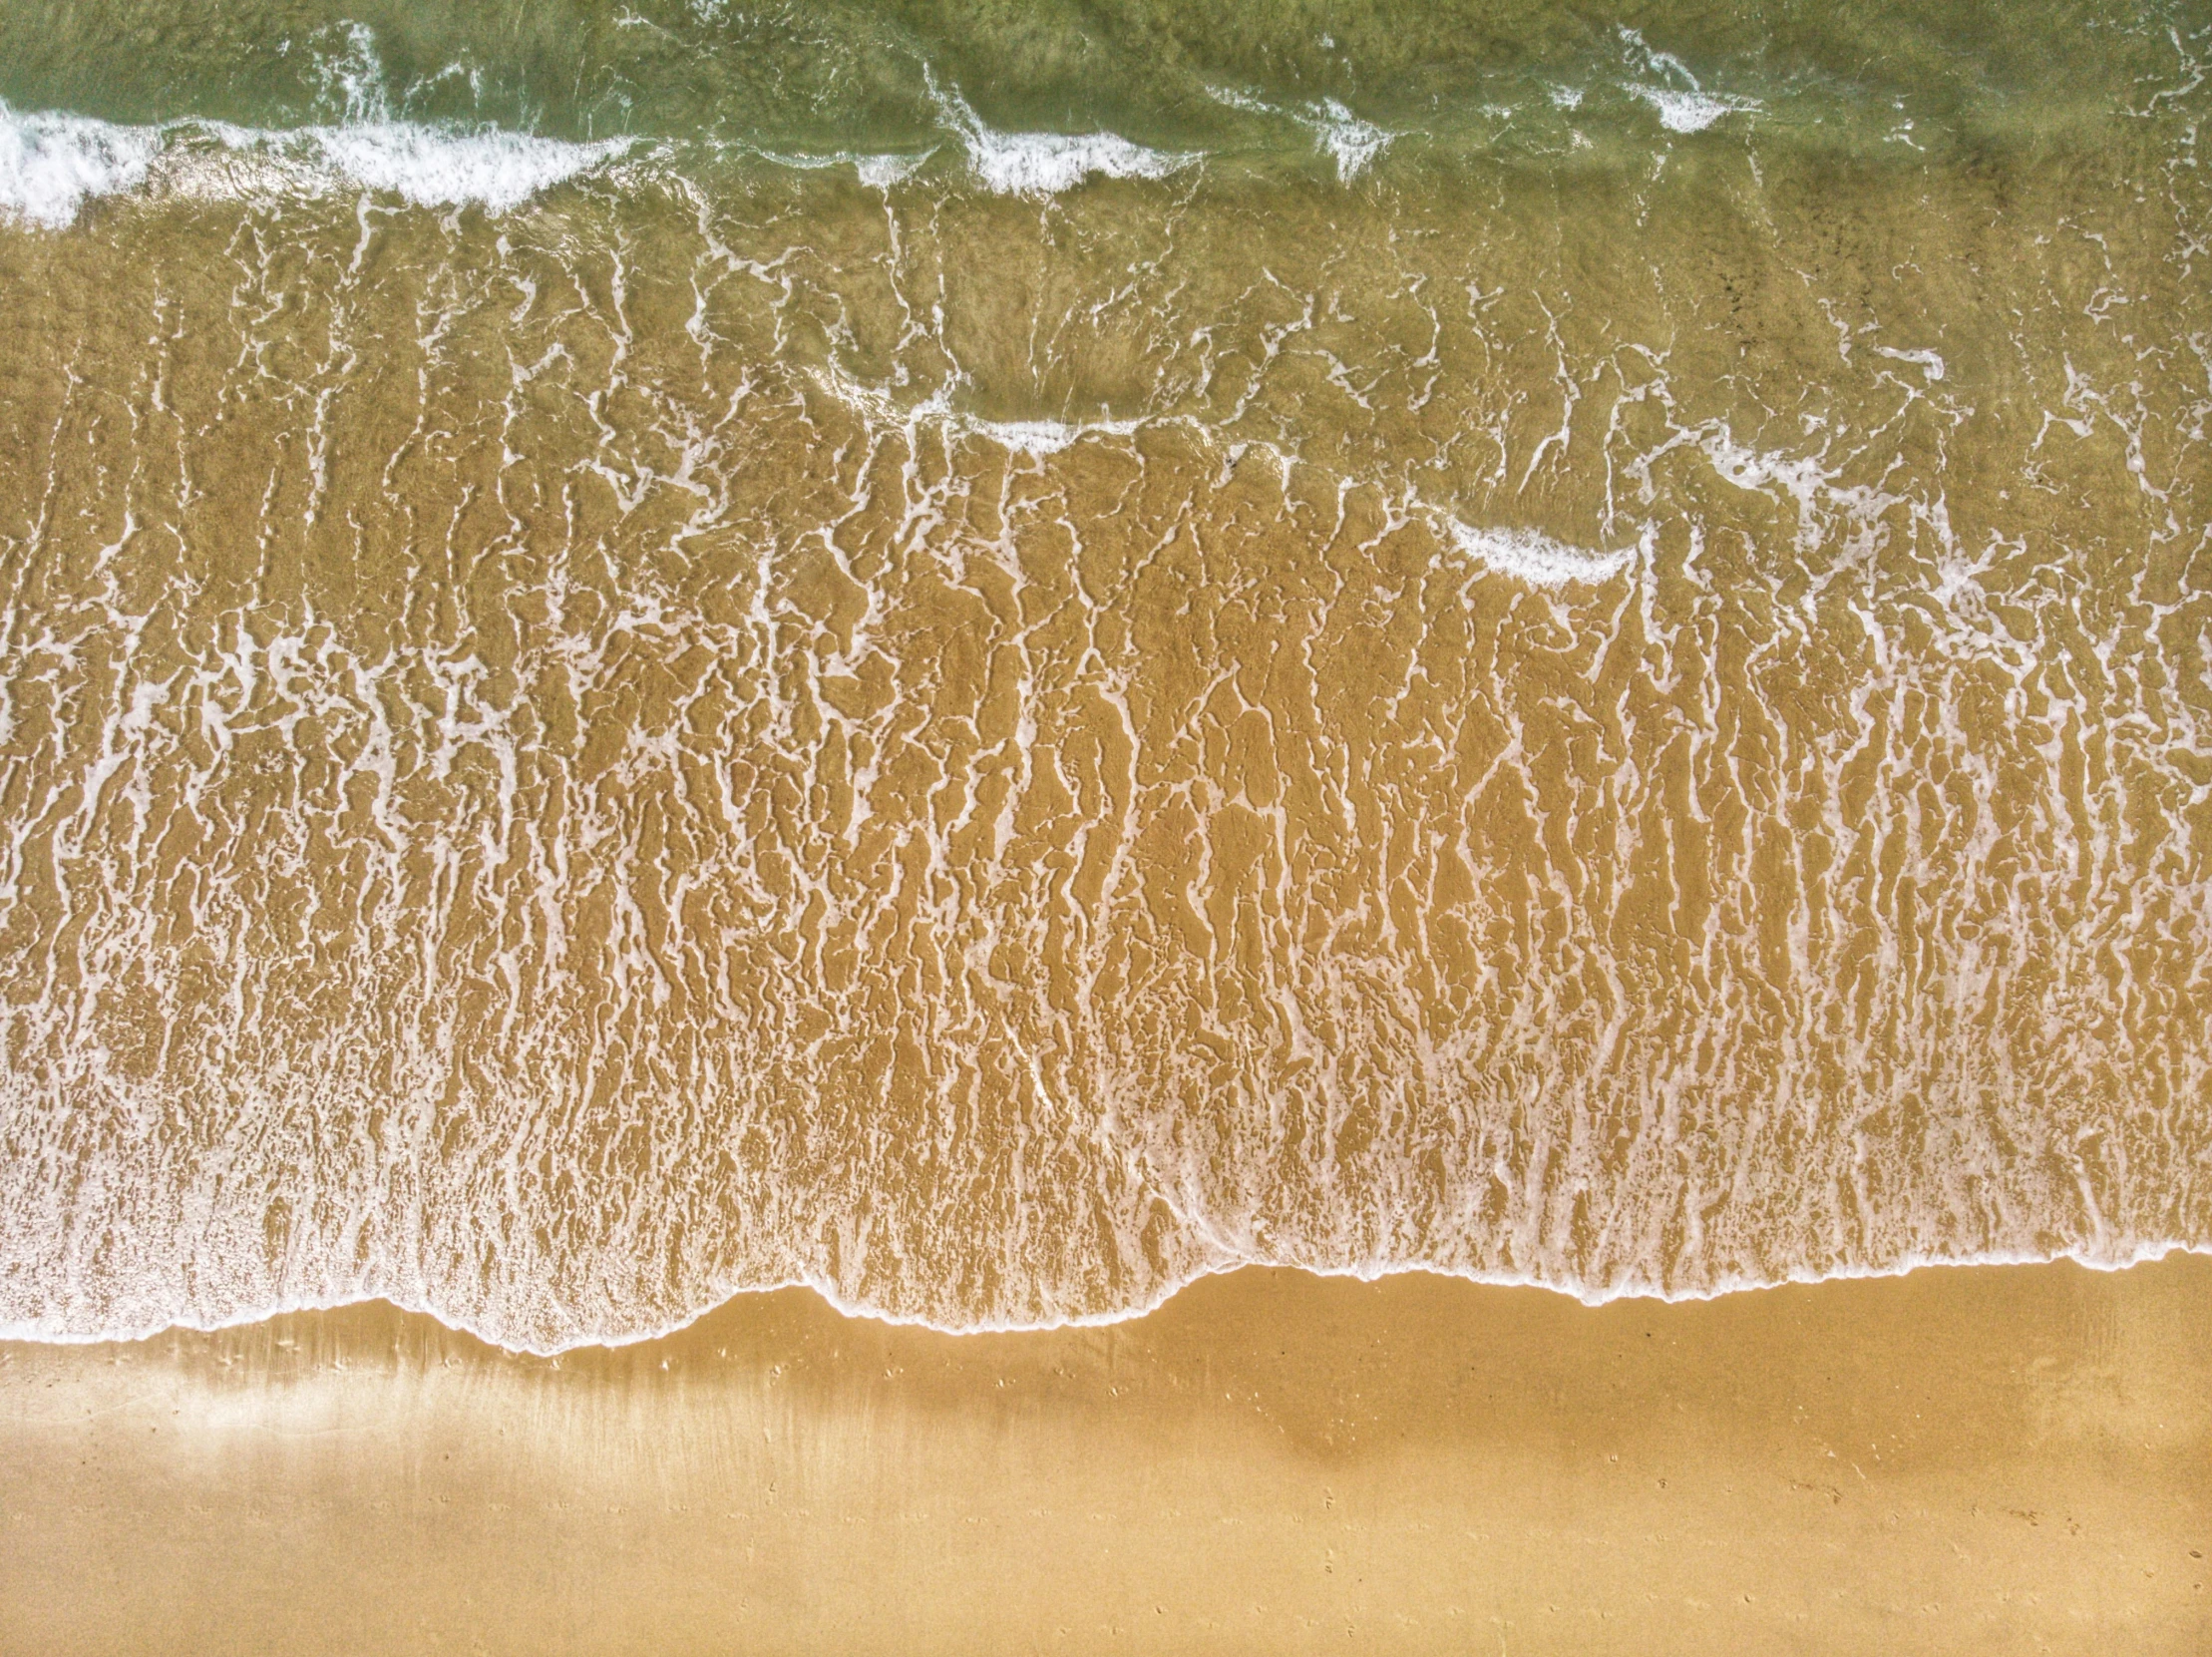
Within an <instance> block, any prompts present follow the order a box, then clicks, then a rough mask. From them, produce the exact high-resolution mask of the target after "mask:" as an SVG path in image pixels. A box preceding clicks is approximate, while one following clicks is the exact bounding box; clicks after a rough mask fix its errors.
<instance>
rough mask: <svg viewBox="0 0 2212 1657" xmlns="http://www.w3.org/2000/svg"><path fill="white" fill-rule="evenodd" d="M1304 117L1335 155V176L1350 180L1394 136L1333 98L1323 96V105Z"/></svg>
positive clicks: (1321, 142)
mask: <svg viewBox="0 0 2212 1657" xmlns="http://www.w3.org/2000/svg"><path fill="white" fill-rule="evenodd" d="M1304 119H1305V123H1306V125H1307V126H1309V127H1311V128H1312V129H1313V133H1314V136H1315V137H1316V138H1317V139H1318V140H1319V141H1320V146H1321V148H1322V149H1323V150H1326V151H1327V152H1328V153H1329V154H1330V155H1331V156H1332V157H1334V158H1335V160H1336V177H1337V178H1339V179H1341V180H1343V181H1344V182H1345V183H1347V184H1348V183H1350V182H1351V181H1352V180H1353V179H1356V178H1358V177H1359V175H1360V174H1362V173H1364V172H1365V171H1366V170H1367V164H1368V163H1369V162H1371V161H1373V160H1374V159H1375V157H1377V156H1379V155H1381V154H1382V151H1383V147H1384V146H1385V145H1387V144H1388V143H1389V142H1390V140H1391V139H1392V138H1393V137H1394V136H1395V135H1394V134H1391V133H1386V132H1384V131H1383V130H1382V129H1381V128H1380V127H1377V126H1376V125H1375V124H1374V123H1373V122H1371V121H1362V120H1360V119H1359V117H1357V116H1356V115H1354V114H1352V113H1351V111H1350V110H1348V109H1346V108H1344V106H1343V105H1341V104H1339V103H1337V102H1336V100H1335V99H1333V98H1329V99H1324V100H1323V101H1322V102H1321V104H1320V107H1319V108H1318V109H1317V110H1316V111H1315V112H1313V113H1312V114H1310V115H1308V116H1306V117H1305V118H1304Z"/></svg>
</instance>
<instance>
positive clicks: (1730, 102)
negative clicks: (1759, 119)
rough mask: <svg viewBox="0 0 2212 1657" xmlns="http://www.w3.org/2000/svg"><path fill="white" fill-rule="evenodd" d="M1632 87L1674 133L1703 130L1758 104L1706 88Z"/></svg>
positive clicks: (1669, 130)
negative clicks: (1699, 90)
mask: <svg viewBox="0 0 2212 1657" xmlns="http://www.w3.org/2000/svg"><path fill="white" fill-rule="evenodd" d="M1629 90H1630V91H1631V92H1633V93H1635V94H1636V95H1637V96H1638V97H1639V98H1641V99H1643V100H1644V101H1645V102H1646V103H1647V104H1649V105H1651V106H1652V108H1653V109H1654V110H1656V111H1657V112H1658V113H1659V125H1660V126H1661V127H1664V128H1665V129H1666V130H1667V131H1668V132H1670V133H1701V132H1703V131H1704V130H1705V129H1706V128H1707V127H1710V126H1711V125H1712V124H1713V123H1714V122H1716V121H1718V120H1719V119H1720V118H1721V117H1722V116H1724V115H1732V114H1734V113H1735V112H1736V111H1738V110H1745V109H1755V108H1757V106H1756V105H1754V104H1750V103H1747V102H1745V101H1744V100H1741V99H1735V98H1715V97H1713V96H1712V95H1711V94H1709V93H1704V92H1682V91H1679V90H1677V89H1675V88H1673V87H1655V86H1633V87H1631V88H1629Z"/></svg>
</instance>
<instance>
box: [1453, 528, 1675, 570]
mask: <svg viewBox="0 0 2212 1657" xmlns="http://www.w3.org/2000/svg"><path fill="white" fill-rule="evenodd" d="M1451 533H1452V540H1453V542H1454V543H1455V544H1456V545H1457V546H1458V548H1459V550H1460V551H1461V552H1463V553H1465V554H1466V555H1467V556H1468V557H1469V558H1471V559H1474V560H1476V561H1477V562H1478V563H1480V564H1482V565H1484V566H1486V567H1488V568H1489V569H1491V570H1494V571H1496V572H1497V573H1498V574H1499V575H1501V576H1511V577H1512V578H1513V579H1514V580H1516V581H1523V582H1527V583H1528V584H1529V585H1531V586H1532V587H1565V586H1567V585H1569V584H1570V583H1572V582H1602V581H1610V580H1612V578H1614V577H1615V576H1618V575H1619V574H1621V572H1622V571H1624V570H1626V569H1628V568H1629V566H1631V565H1632V564H1634V563H1635V562H1636V560H1637V549H1635V548H1626V549H1623V550H1621V551H1619V552H1612V553H1595V552H1592V551H1590V550H1589V549H1588V548H1586V547H1571V546H1569V545H1568V544H1567V543H1566V542H1564V541H1554V540H1553V539H1552V538H1551V537H1550V536H1548V535H1545V534H1544V533H1542V532H1541V531H1539V530H1491V529H1476V528H1474V527H1472V526H1470V525H1467V524H1462V523H1460V522H1459V521H1458V520H1456V519H1454V520H1453V521H1452V525H1451Z"/></svg>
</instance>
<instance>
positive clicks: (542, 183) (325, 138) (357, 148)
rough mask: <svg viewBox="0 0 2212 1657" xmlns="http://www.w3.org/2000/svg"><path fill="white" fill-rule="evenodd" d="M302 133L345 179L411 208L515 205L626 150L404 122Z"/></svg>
mask: <svg viewBox="0 0 2212 1657" xmlns="http://www.w3.org/2000/svg"><path fill="white" fill-rule="evenodd" d="M305 137H306V139H307V141H308V142H309V143H311V144H312V145H313V146H314V148H315V150H316V152H317V153H318V155H319V156H320V158H321V160H322V161H323V162H324V163H325V164H326V165H328V166H329V168H330V169H331V170H332V171H333V172H335V173H337V174H338V175H339V176H340V177H342V178H343V179H345V180H346V181H347V182H348V183H351V184H355V185H359V186H361V187H363V188H364V189H368V190H375V191H382V192H385V193H387V194H390V195H393V196H398V197H402V198H404V199H405V200H407V201H409V202H412V203H414V204H415V205H416V206H418V207H460V206H462V205H464V204H475V205H478V206H481V207H486V208H488V209H490V210H491V211H493V212H506V211H510V210H512V209H513V208H515V207H521V206H522V205H523V204H524V203H525V202H527V201H529V200H530V199H531V198H532V197H534V196H536V195H538V194H539V193H540V192H542V191H546V190H550V189H551V188H552V187H553V186H554V185H557V184H562V183H565V182H566V181H568V180H570V179H573V178H575V177H576V176H577V175H579V174H582V173H587V172H589V171H590V170H591V169H593V168H595V167H598V166H600V165H602V164H603V163H605V162H607V161H610V160H612V159H613V158H614V157H616V156H618V155H620V154H622V153H623V152H624V151H625V150H626V149H628V145H627V144H626V143H625V142H624V141H622V140H619V139H613V140H602V141H600V142H598V143H596V144H575V143H568V142H564V141H562V140H559V139H549V138H536V137H533V136H531V135H530V134H528V133H513V132H504V131H500V130H498V129H491V130H486V131H481V132H473V133H472V132H451V131H446V130H443V129H440V128H436V127H423V126H417V125H415V124H414V123H412V122H405V121H380V122H376V123H373V124H371V125H366V126H359V127H352V126H348V127H315V128H310V129H308V131H307V133H306V134H305Z"/></svg>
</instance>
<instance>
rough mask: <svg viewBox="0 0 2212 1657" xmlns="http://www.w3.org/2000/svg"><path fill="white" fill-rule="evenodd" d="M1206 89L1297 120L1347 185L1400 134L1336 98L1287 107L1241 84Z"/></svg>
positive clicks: (1252, 110) (1217, 98)
mask: <svg viewBox="0 0 2212 1657" xmlns="http://www.w3.org/2000/svg"><path fill="white" fill-rule="evenodd" d="M1206 92H1207V95H1208V96H1209V97H1211V98H1212V99H1213V100H1214V102H1216V103H1217V104H1225V105H1227V106H1228V107H1229V108H1231V109H1233V110H1243V111H1245V112H1246V113H1247V114H1248V115H1272V116H1275V117H1278V118H1279V119H1281V120H1285V121H1294V122H1296V123H1297V124H1298V125H1299V126H1301V127H1303V128H1305V130H1306V131H1308V132H1310V133H1311V134H1312V135H1313V139H1314V142H1315V143H1316V144H1318V145H1319V146H1320V148H1321V149H1322V150H1323V151H1324V152H1326V154H1327V155H1328V156H1329V157H1330V159H1331V160H1333V161H1334V162H1335V163H1336V177H1337V178H1338V179H1340V180H1342V181H1343V182H1345V183H1346V184H1349V183H1350V182H1351V181H1352V180H1353V179H1356V178H1358V177H1359V175H1360V174H1362V173H1364V172H1365V171H1366V170H1367V167H1368V165H1369V164H1370V163H1371V162H1373V160H1374V159H1375V157H1377V156H1379V155H1381V154H1382V152H1383V150H1384V148H1385V147H1387V146H1388V145H1389V143H1390V141H1391V140H1392V139H1394V138H1396V137H1397V136H1398V135H1397V134H1395V133H1393V132H1389V131H1386V130H1385V129H1383V128H1381V127H1377V126H1376V125H1375V124H1374V123H1373V122H1371V121H1362V120H1361V119H1360V118H1359V117H1358V116H1356V115H1354V114H1352V112H1351V111H1350V110H1348V109H1346V108H1345V107H1344V106H1343V105H1342V104H1340V103H1338V102H1337V101H1336V100H1335V99H1333V98H1324V99H1322V100H1321V101H1320V102H1319V103H1318V104H1312V105H1308V106H1307V107H1305V108H1304V109H1286V108H1284V107H1282V106H1281V105H1277V104H1271V103H1269V102H1268V101H1267V100H1266V99H1265V98H1262V97H1260V96H1258V95H1257V94H1255V93H1250V92H1246V91H1244V90H1243V89H1242V88H1240V87H1226V86H1210V87H1208V88H1207V89H1206Z"/></svg>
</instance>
